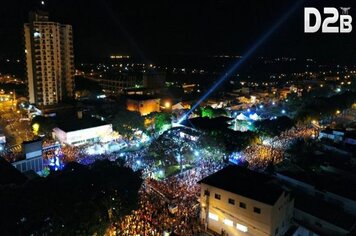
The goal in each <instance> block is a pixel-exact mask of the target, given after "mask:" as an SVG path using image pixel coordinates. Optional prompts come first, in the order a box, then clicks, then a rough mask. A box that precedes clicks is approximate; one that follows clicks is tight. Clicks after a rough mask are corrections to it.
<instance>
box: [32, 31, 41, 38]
mask: <svg viewBox="0 0 356 236" xmlns="http://www.w3.org/2000/svg"><path fill="white" fill-rule="evenodd" d="M33 36H34V37H35V38H39V37H41V34H40V33H39V32H35V33H33Z"/></svg>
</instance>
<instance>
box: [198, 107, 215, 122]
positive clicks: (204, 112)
mask: <svg viewBox="0 0 356 236" xmlns="http://www.w3.org/2000/svg"><path fill="white" fill-rule="evenodd" d="M201 117H208V118H210V119H211V118H213V117H214V109H213V108H212V107H211V106H206V107H202V108H201Z"/></svg>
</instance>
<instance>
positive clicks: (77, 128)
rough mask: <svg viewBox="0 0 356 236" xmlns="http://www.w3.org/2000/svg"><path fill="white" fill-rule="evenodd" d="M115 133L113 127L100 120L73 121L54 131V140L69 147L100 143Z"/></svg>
mask: <svg viewBox="0 0 356 236" xmlns="http://www.w3.org/2000/svg"><path fill="white" fill-rule="evenodd" d="M112 132H113V129H112V125H111V124H108V123H105V122H103V121H101V120H98V119H94V118H93V119H88V118H85V119H73V120H71V121H70V122H63V123H62V124H60V125H58V127H56V128H54V129H53V138H54V139H57V140H58V141H60V142H61V143H65V144H68V145H76V146H77V145H83V144H87V143H90V142H99V141H100V140H102V139H103V138H104V137H107V136H110V135H111V134H112Z"/></svg>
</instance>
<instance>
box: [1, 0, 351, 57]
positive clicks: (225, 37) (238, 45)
mask: <svg viewBox="0 0 356 236" xmlns="http://www.w3.org/2000/svg"><path fill="white" fill-rule="evenodd" d="M32 2H40V1H38V0H34V1H32ZM45 2H46V4H47V7H48V11H49V13H50V19H51V20H53V21H58V22H60V23H64V24H71V25H72V26H73V30H74V50H75V58H76V61H77V62H79V61H98V60H101V59H104V58H108V57H109V56H110V55H112V54H127V55H131V56H133V57H136V58H140V60H142V61H147V62H148V61H152V62H155V61H162V60H164V59H165V58H166V57H167V56H172V55H184V56H190V55H193V56H194V55H198V56H212V55H220V54H228V55H243V54H244V52H246V51H247V50H248V49H249V48H250V47H251V46H252V45H253V44H254V43H255V42H256V41H257V40H258V39H259V38H260V37H261V36H262V35H263V34H264V33H265V32H267V31H268V30H269V29H270V28H271V27H272V26H273V25H274V24H275V22H276V21H278V19H279V18H280V17H281V15H283V13H284V12H286V11H288V9H289V8H290V7H291V6H292V4H294V2H295V1H291V0H288V1H283V0H276V1H273V2H259V1H258V0H251V1H242V2H236V1H233V0H209V1H195V2H194V3H191V2H189V1H180V2H179V3H176V2H174V1H160V2H161V3H160V4H159V3H157V4H152V3H150V2H143V3H142V2H141V1H135V0H134V1H129V2H120V3H119V2H116V1H112V0H105V1H99V0H89V1H84V0H79V1H69V0H61V1H59V0H52V1H48V0H47V1H45ZM2 5H3V6H2V8H1V10H0V29H1V30H0V57H3V58H6V57H10V58H15V57H17V58H20V59H22V55H23V54H22V53H23V34H22V32H23V24H24V23H25V22H27V18H28V17H27V15H28V12H29V10H30V9H31V5H32V3H31V1H25V0H16V1H7V2H6V3H3V4H2ZM304 6H315V7H318V8H319V9H320V8H321V7H324V6H334V7H337V8H338V7H340V6H351V11H350V14H351V15H354V14H353V13H354V9H353V4H352V3H351V1H338V2H335V1H304V3H303V4H302V7H300V8H298V9H297V10H296V11H295V12H294V13H293V14H292V15H291V16H290V17H289V18H288V19H287V20H286V22H284V23H283V24H282V25H281V27H280V28H279V29H277V31H276V32H275V33H274V34H273V35H272V36H271V37H270V38H269V39H268V40H267V41H266V42H265V43H264V44H263V45H262V47H261V48H260V49H259V50H257V51H256V53H255V55H254V56H290V57H297V58H307V57H311V58H316V59H319V60H322V61H328V60H331V61H340V62H346V63H351V62H354V55H355V54H356V46H355V43H354V42H355V41H356V37H355V33H354V31H353V32H352V33H350V34H321V33H316V34H304V32H303V7H304Z"/></svg>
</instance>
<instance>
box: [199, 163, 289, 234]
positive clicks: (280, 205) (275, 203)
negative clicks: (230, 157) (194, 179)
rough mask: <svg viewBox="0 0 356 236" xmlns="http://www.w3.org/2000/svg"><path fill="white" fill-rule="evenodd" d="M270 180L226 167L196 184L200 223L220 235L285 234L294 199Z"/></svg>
mask: <svg viewBox="0 0 356 236" xmlns="http://www.w3.org/2000/svg"><path fill="white" fill-rule="evenodd" d="M274 181H275V180H273V179H272V178H270V177H269V176H267V175H264V174H261V173H257V172H254V171H251V170H248V169H246V168H243V167H239V166H232V165H231V166H228V167H226V168H224V169H222V170H220V171H218V172H216V173H215V174H212V175H210V176H208V177H206V178H204V179H202V180H201V181H200V182H199V183H200V186H201V196H200V204H201V215H200V218H201V221H202V223H203V224H204V225H205V228H206V229H207V230H211V231H213V232H215V233H219V234H223V235H284V233H285V232H287V230H288V229H289V227H290V226H291V221H292V215H293V205H294V200H293V199H292V198H291V195H290V194H289V193H288V192H286V191H284V190H283V189H282V188H281V187H279V186H278V185H277V184H276V183H275V182H274Z"/></svg>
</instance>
